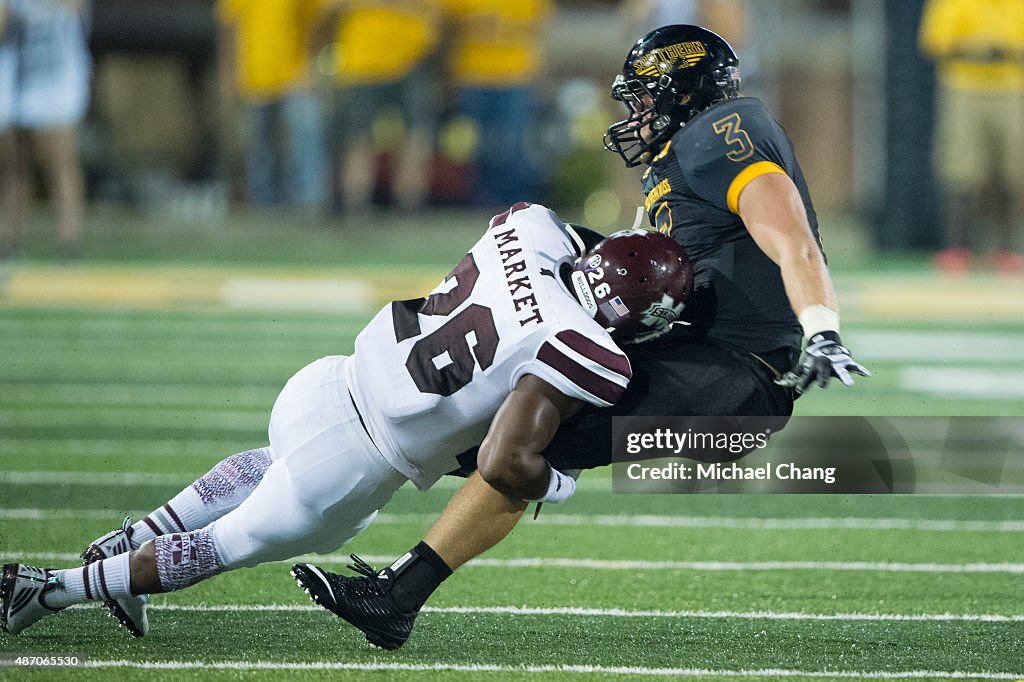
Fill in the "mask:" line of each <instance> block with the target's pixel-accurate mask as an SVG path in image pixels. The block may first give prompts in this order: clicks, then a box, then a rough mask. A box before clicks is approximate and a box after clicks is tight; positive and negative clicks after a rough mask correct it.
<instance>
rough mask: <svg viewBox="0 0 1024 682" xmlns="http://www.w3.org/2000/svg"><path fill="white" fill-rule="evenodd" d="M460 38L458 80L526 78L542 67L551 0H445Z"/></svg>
mask: <svg viewBox="0 0 1024 682" xmlns="http://www.w3.org/2000/svg"><path fill="white" fill-rule="evenodd" d="M445 4H446V6H447V8H448V12H449V15H450V17H451V21H452V23H453V24H454V31H455V39H454V45H453V46H452V54H451V71H452V77H453V78H454V79H455V82H456V83H457V84H459V85H471V86H485V87H509V86H517V85H524V84H527V83H529V82H531V81H533V80H534V79H536V78H537V76H539V75H540V73H541V70H542V66H543V64H542V60H543V54H544V44H543V41H544V35H543V33H544V31H543V29H544V25H545V23H546V22H547V19H548V16H549V15H550V13H551V2H550V0H445Z"/></svg>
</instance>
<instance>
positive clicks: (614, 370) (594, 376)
mask: <svg viewBox="0 0 1024 682" xmlns="http://www.w3.org/2000/svg"><path fill="white" fill-rule="evenodd" d="M523 374H534V375H536V376H538V377H540V378H541V379H544V380H545V381H547V382H548V383H549V384H551V385H552V386H554V387H555V388H557V389H558V390H559V391H561V392H562V393H564V394H566V395H567V396H569V397H570V398H576V399H577V400H583V401H585V402H588V403H591V404H593V405H597V406H598V407H608V406H609V405H614V404H615V403H616V402H618V400H619V399H620V398H621V397H622V394H623V392H625V390H626V386H627V385H628V384H629V380H630V379H631V378H632V377H633V370H632V368H631V367H630V365H629V358H627V357H626V355H625V353H623V352H622V351H621V350H619V349H618V348H617V347H616V346H615V344H614V343H612V342H611V339H610V338H609V337H604V338H600V337H592V336H587V335H585V334H582V333H580V332H578V331H576V330H574V329H563V330H561V331H558V332H557V333H555V334H551V335H550V336H548V337H547V338H546V339H545V340H544V341H543V342H542V343H541V344H540V346H539V348H538V350H537V354H536V356H535V357H534V358H533V361H532V362H529V363H526V364H525V365H523V366H522V367H521V368H520V369H519V371H518V372H517V373H516V376H515V377H513V385H514V384H515V382H516V381H518V379H519V377H521V376H522V375H523Z"/></svg>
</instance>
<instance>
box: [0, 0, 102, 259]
mask: <svg viewBox="0 0 1024 682" xmlns="http://www.w3.org/2000/svg"><path fill="white" fill-rule="evenodd" d="M87 12H88V7H87V4H86V2H85V1H84V0H0V13H2V14H3V20H2V22H0V23H2V28H0V202H2V205H0V256H5V257H6V256H12V255H14V254H15V253H17V251H18V250H19V247H20V243H21V235H22V231H23V228H24V222H25V216H26V213H27V210H28V204H29V201H30V198H31V187H32V182H31V178H32V168H31V163H30V149H29V147H30V146H31V147H33V148H34V151H35V154H36V156H37V158H38V161H39V162H40V165H41V166H42V170H43V174H44V176H45V179H46V185H47V189H48V191H49V194H50V197H51V199H52V201H53V202H54V204H55V205H56V207H57V226H58V229H57V239H58V242H59V245H60V252H61V255H62V256H63V257H64V258H66V259H73V258H75V257H76V256H77V255H78V252H79V249H80V245H81V226H82V214H83V213H84V211H85V182H84V179H83V174H82V166H81V161H80V159H79V155H78V145H77V126H78V124H79V122H80V121H81V120H82V117H83V116H84V115H85V112H86V109H87V107H88V103H89V79H90V73H91V63H90V58H89V52H88V49H87V48H86V38H85V33H86V23H87V22H86V16H87ZM29 143H31V145H30V144H29Z"/></svg>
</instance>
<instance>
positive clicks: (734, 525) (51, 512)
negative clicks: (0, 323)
mask: <svg viewBox="0 0 1024 682" xmlns="http://www.w3.org/2000/svg"><path fill="white" fill-rule="evenodd" d="M147 513H148V512H147V511H139V510H136V511H124V510H119V509H118V510H115V509H39V508H32V507H29V508H18V509H0V520H19V519H20V520H33V521H51V520H59V519H71V518H75V519H107V520H110V521H111V522H113V521H115V520H117V519H119V518H122V517H123V516H124V515H125V514H128V515H130V516H131V517H132V518H135V519H141V518H142V517H143V516H145V515H146V514H147ZM436 518H437V514H389V513H387V512H384V513H381V514H379V515H378V516H377V519H376V520H375V521H374V523H376V524H388V525H390V524H406V523H408V524H429V523H431V522H432V521H433V520H434V519H436ZM529 523H531V524H533V523H537V524H541V525H546V526H608V527H625V528H717V529H725V530H728V529H734V530H907V531H915V532H916V531H937V532H968V533H976V532H991V533H1024V520H1022V519H1013V520H1007V521H959V520H955V519H898V518H872V517H867V516H860V517H857V516H848V517H839V518H791V519H786V518H769V519H765V518H756V517H739V516H671V515H655V514H635V515H625V514H557V513H556V514H548V515H546V516H544V515H542V516H540V517H539V518H537V519H536V520H532V519H531V520H530V521H529Z"/></svg>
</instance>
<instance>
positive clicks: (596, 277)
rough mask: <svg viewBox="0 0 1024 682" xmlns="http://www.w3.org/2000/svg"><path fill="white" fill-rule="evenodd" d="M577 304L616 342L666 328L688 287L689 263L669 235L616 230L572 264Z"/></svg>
mask: <svg viewBox="0 0 1024 682" xmlns="http://www.w3.org/2000/svg"><path fill="white" fill-rule="evenodd" d="M571 282H572V287H573V290H574V291H575V294H576V299H577V300H578V301H579V303H580V306H581V307H583V308H584V309H585V310H586V311H587V313H588V314H589V315H590V316H591V317H592V318H594V321H595V322H597V323H598V324H599V325H601V326H602V327H603V328H605V329H606V330H607V331H608V332H609V333H610V334H611V335H612V338H613V339H615V341H616V342H619V343H639V342H641V341H646V340H648V339H652V338H655V337H657V336H659V335H661V334H663V333H665V332H667V331H668V330H669V329H670V328H671V326H672V323H674V322H676V321H677V320H678V319H679V317H680V315H682V312H683V309H684V307H685V304H686V301H687V300H688V299H689V297H690V294H691V293H692V292H693V267H692V266H691V265H690V261H689V259H688V258H687V256H686V251H685V250H684V249H683V247H682V246H680V245H679V243H678V242H676V241H675V240H674V239H672V238H671V237H669V236H667V235H664V234H661V233H660V232H655V231H652V230H622V231H620V232H616V233H614V234H612V235H609V236H608V237H606V238H605V239H604V240H603V241H601V242H600V243H598V244H597V245H596V246H594V247H593V248H592V249H591V250H590V251H588V252H587V253H586V254H584V255H583V256H582V257H581V258H579V259H577V260H576V262H575V264H574V265H573V271H572V273H571Z"/></svg>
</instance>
